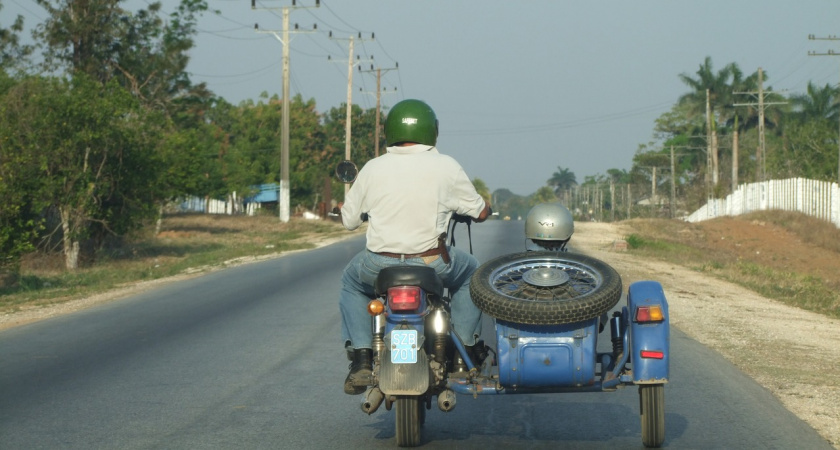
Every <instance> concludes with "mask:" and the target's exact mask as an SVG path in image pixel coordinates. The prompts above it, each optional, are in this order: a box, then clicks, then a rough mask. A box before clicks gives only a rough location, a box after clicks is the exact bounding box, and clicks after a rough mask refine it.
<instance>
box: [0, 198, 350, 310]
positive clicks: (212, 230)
mask: <svg viewBox="0 0 840 450" xmlns="http://www.w3.org/2000/svg"><path fill="white" fill-rule="evenodd" d="M346 234H347V231H345V230H344V228H343V227H342V226H341V224H340V223H337V222H332V221H328V220H304V219H299V218H292V220H290V221H289V222H288V223H281V222H280V221H279V219H278V218H277V217H273V216H269V215H261V216H253V217H247V216H226V215H206V214H180V215H169V216H166V217H165V218H164V220H163V224H162V227H161V231H160V233H158V234H157V235H155V234H154V226H153V225H150V226H148V227H146V228H143V229H141V230H140V231H138V232H136V233H134V234H132V236H131V237H127V238H124V239H118V240H113V241H111V242H109V243H108V245H106V246H104V247H103V248H102V249H101V250H99V251H98V253H97V255H96V258H95V261H93V262H92V263H91V264H90V265H85V267H83V268H81V269H79V270H75V271H67V270H65V268H64V260H63V257H62V256H61V255H60V254H57V253H52V254H45V253H37V252H34V253H30V254H28V255H27V256H26V257H24V258H23V261H22V262H21V269H20V276H19V278H18V279H17V281H16V282H14V283H10V286H6V287H0V314H8V313H11V312H15V311H19V310H22V309H28V308H37V307H43V306H49V305H52V304H57V303H63V302H66V301H69V300H74V299H78V298H84V297H86V296H91V295H94V294H98V293H102V292H106V291H109V290H113V289H116V288H120V287H124V286H130V285H133V284H136V283H137V282H142V281H148V280H156V279H161V278H166V277H172V276H177V275H190V274H195V273H202V272H207V271H210V270H216V269H219V268H224V267H227V266H230V265H233V264H237V263H240V262H244V261H249V260H254V259H259V258H262V257H266V258H267V257H271V256H273V255H277V254H279V253H282V252H288V251H292V250H301V249H311V248H314V247H315V246H316V245H317V243H319V242H322V241H325V240H329V239H333V238H336V237H338V236H346Z"/></svg>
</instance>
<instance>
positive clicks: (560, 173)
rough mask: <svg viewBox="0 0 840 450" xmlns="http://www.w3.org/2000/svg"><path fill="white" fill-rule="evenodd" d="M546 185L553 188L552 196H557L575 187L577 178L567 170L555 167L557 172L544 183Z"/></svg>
mask: <svg viewBox="0 0 840 450" xmlns="http://www.w3.org/2000/svg"><path fill="white" fill-rule="evenodd" d="M546 184H548V185H549V186H551V187H553V188H554V194H555V195H557V196H559V195H560V193H561V192H563V191H568V190H569V189H571V188H573V187H575V186H577V184H578V183H577V178H576V177H575V173H574V172H572V171H571V170H569V169H564V168H563V167H560V166H557V172H554V173H553V174H552V175H551V178H549V179H548V181H546Z"/></svg>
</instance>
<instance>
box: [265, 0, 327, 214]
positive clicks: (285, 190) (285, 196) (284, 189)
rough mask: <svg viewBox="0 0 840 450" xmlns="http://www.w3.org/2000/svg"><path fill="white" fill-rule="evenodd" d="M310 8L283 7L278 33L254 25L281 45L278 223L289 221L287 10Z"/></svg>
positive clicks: (319, 0)
mask: <svg viewBox="0 0 840 450" xmlns="http://www.w3.org/2000/svg"><path fill="white" fill-rule="evenodd" d="M320 6H321V0H315V7H316V8H317V7H320ZM301 8H310V7H306V6H296V1H295V0H292V6H291V7H288V6H284V7H282V8H280V9H282V11H283V29H282V30H281V31H280V33H278V32H277V31H271V30H260V27H259V24H254V30H256V31H257V33H270V34H272V35H274V37H275V38H277V40H278V41H280V43H281V44H283V111H282V114H283V117H282V118H281V122H282V123H281V125H280V190H279V192H278V193H277V209H278V210H279V216H280V221H281V222H283V223H286V222H288V221H289V216H290V208H289V206H290V205H289V203H290V202H291V200H290V197H291V196H290V195H289V192H290V191H291V190H290V188H289V33H290V31H289V10H290V9H301ZM251 9H254V10H256V9H264V10H277V9H278V8H257V2H256V0H251ZM317 28H318V26H317V25H313V26H312V30H299V29H298V26H297V24H295V30H294V31H292V33H313V32H314V30H316V29H317Z"/></svg>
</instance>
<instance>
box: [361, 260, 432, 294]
mask: <svg viewBox="0 0 840 450" xmlns="http://www.w3.org/2000/svg"><path fill="white" fill-rule="evenodd" d="M394 286H420V287H421V288H423V290H424V291H426V292H428V293H432V294H435V295H437V296H438V297H442V296H443V281H441V279H440V277H438V274H437V272H435V269H433V268H431V267H426V266H391V267H386V268H384V269H382V270H380V271H379V275H378V276H377V277H376V285H375V286H374V289H376V295H383V294H385V293H386V292H388V288H392V287H394Z"/></svg>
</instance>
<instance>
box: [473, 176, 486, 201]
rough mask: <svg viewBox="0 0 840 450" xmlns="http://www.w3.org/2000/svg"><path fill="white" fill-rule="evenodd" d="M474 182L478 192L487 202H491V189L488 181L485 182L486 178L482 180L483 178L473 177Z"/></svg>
mask: <svg viewBox="0 0 840 450" xmlns="http://www.w3.org/2000/svg"><path fill="white" fill-rule="evenodd" d="M472 183H473V186H474V187H475V190H476V192H478V195H480V196H481V198H483V199H484V201H485V202H489V201H490V189H489V188H488V187H487V183H485V182H484V180H482V179H481V178H473V180H472Z"/></svg>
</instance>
